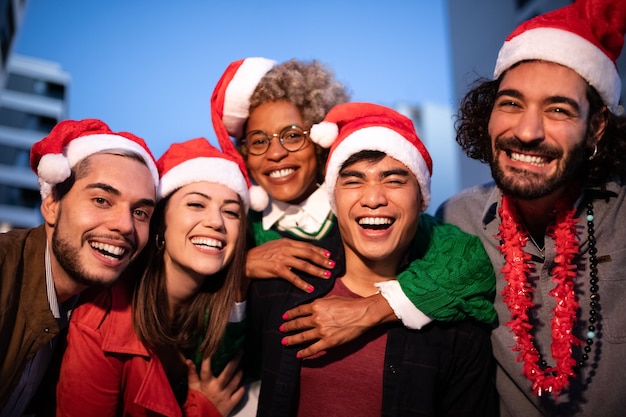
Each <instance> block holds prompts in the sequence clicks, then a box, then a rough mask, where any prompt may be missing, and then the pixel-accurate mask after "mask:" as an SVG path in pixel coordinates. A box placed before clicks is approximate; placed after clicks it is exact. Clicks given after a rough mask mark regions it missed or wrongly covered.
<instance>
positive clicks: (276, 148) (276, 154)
mask: <svg viewBox="0 0 626 417" xmlns="http://www.w3.org/2000/svg"><path fill="white" fill-rule="evenodd" d="M288 154H289V151H287V149H285V148H284V147H283V146H282V145H281V144H280V139H279V138H278V135H273V136H272V140H271V142H270V147H269V148H268V149H267V153H266V156H267V159H269V160H271V161H280V160H281V159H283V158H285V157H286V156H287V155H288Z"/></svg>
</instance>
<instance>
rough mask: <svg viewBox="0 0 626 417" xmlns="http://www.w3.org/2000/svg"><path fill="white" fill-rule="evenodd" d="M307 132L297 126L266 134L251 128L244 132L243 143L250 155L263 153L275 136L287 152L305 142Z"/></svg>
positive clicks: (293, 150) (292, 150) (299, 147)
mask: <svg viewBox="0 0 626 417" xmlns="http://www.w3.org/2000/svg"><path fill="white" fill-rule="evenodd" d="M308 134H309V132H308V131H306V130H303V129H302V128H301V127H299V126H286V127H285V128H284V129H283V130H281V131H280V133H274V134H272V135H268V134H267V133H265V132H264V131H262V130H253V131H251V132H248V133H247V134H246V137H245V138H244V140H243V143H244V144H245V146H246V149H247V150H248V152H249V153H250V154H251V155H257V156H259V155H263V154H264V153H265V152H267V150H268V149H269V148H270V145H271V144H272V139H274V138H275V137H277V138H278V140H279V141H280V145H281V146H282V147H283V148H284V149H285V150H286V151H287V152H296V151H299V150H300V149H302V147H303V146H304V144H305V143H306V139H307V136H308Z"/></svg>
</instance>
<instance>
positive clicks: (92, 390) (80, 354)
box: [57, 283, 221, 417]
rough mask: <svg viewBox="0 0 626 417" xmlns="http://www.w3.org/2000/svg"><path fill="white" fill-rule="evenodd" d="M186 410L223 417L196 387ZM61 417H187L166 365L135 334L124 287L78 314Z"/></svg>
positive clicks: (66, 359)
mask: <svg viewBox="0 0 626 417" xmlns="http://www.w3.org/2000/svg"><path fill="white" fill-rule="evenodd" d="M183 408H184V415H185V416H189V417H192V416H209V417H221V414H220V413H219V411H218V410H217V409H216V408H215V406H214V405H213V404H212V403H211V402H210V401H209V400H208V399H207V398H206V397H205V396H204V395H203V394H202V393H200V392H198V391H195V390H192V389H190V390H189V394H188V396H187V400H186V402H185V404H184V407H183ZM57 415H58V416H63V417H69V416H77V417H84V416H91V417H105V416H107V417H113V416H125V417H126V416H171V417H182V416H183V410H181V408H180V406H179V405H178V403H177V402H176V398H175V397H174V392H173V391H172V389H171V387H170V384H169V382H168V380H167V376H166V374H165V370H164V369H163V366H162V364H161V362H160V361H159V359H158V358H157V357H156V356H155V355H154V354H153V353H152V352H150V351H148V350H147V349H146V347H145V346H144V345H143V343H141V342H140V341H139V339H138V338H137V335H136V334H135V331H134V329H133V324H132V316H131V302H130V297H129V295H128V294H127V290H126V286H125V285H124V284H123V283H119V284H117V285H115V286H113V287H112V288H110V289H107V290H102V291H100V292H99V293H98V294H97V295H96V296H95V297H94V298H92V299H90V300H89V301H88V302H85V303H83V304H82V305H81V306H79V307H78V308H76V309H75V310H74V312H73V314H72V319H71V320H70V326H69V333H68V339H67V350H66V351H65V355H64V356H63V363H62V365H61V375H60V378H59V383H58V385H57Z"/></svg>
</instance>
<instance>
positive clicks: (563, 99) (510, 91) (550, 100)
mask: <svg viewBox="0 0 626 417" xmlns="http://www.w3.org/2000/svg"><path fill="white" fill-rule="evenodd" d="M502 96H511V97H515V98H517V99H520V100H522V99H523V98H524V95H523V94H522V93H521V92H519V91H518V90H514V89H508V90H501V91H498V93H497V94H496V98H499V97H502ZM544 101H545V102H546V103H549V104H559V103H565V104H569V105H570V106H572V107H573V108H574V109H576V111H580V106H579V105H578V102H577V101H576V100H573V99H571V98H569V97H565V96H550V97H548V99H547V100H544Z"/></svg>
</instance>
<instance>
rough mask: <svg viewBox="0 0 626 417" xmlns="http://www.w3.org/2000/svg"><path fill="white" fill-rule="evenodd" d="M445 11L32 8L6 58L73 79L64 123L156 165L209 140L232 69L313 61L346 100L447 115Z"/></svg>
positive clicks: (284, 6) (109, 2) (144, 1)
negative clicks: (217, 96) (120, 141)
mask: <svg viewBox="0 0 626 417" xmlns="http://www.w3.org/2000/svg"><path fill="white" fill-rule="evenodd" d="M446 13H447V11H446V5H445V0H388V1H385V2H382V1H380V0H348V1H341V0H317V1H297V0H294V1H287V0H267V1H261V0H180V1H171V0H106V1H94V0H29V1H28V2H27V9H26V14H25V18H24V21H23V24H22V27H21V28H20V31H19V33H18V36H17V39H16V42H15V45H14V49H13V51H14V52H16V53H19V54H23V55H28V56H33V57H37V58H42V59H47V60H51V61H56V62H59V63H60V64H61V66H62V68H63V70H64V71H66V72H68V73H69V74H70V75H71V79H72V81H71V84H70V90H69V118H71V119H82V118H87V117H95V118H99V119H102V120H103V121H105V122H106V123H107V124H109V126H110V127H111V128H112V129H113V130H114V131H116V130H117V131H120V130H126V131H131V132H133V133H135V134H137V135H139V136H141V137H143V138H144V139H146V141H147V142H148V144H149V146H150V147H151V148H152V150H153V152H154V154H155V156H156V157H159V156H160V155H161V154H162V153H163V151H165V149H166V148H167V146H168V145H169V144H170V143H172V142H180V141H184V140H187V139H191V138H195V137H201V136H203V137H206V138H208V139H209V140H213V138H214V133H213V130H212V127H211V124H210V114H209V98H210V94H211V91H212V90H213V87H214V85H215V83H216V82H217V80H218V78H219V77H220V75H221V74H222V72H223V70H224V69H225V68H226V66H227V65H228V64H229V63H230V62H231V61H234V60H237V59H241V58H245V57H250V56H265V57H268V58H272V59H275V60H278V61H285V60H288V59H290V58H298V59H304V60H310V59H318V60H320V61H322V62H323V63H324V64H326V65H328V66H329V67H330V68H332V69H333V70H334V72H335V75H336V77H337V78H338V79H339V80H340V81H342V82H343V83H344V84H346V85H347V86H348V87H349V88H350V90H351V91H352V93H353V95H352V98H353V100H358V101H370V102H374V103H379V104H383V105H388V106H394V105H396V104H398V103H401V102H404V103H411V104H416V105H418V104H423V103H433V104H438V105H446V106H451V105H452V104H453V103H452V98H451V96H452V88H451V82H450V78H451V75H450V71H449V59H450V58H449V47H448V34H447V22H446Z"/></svg>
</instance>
